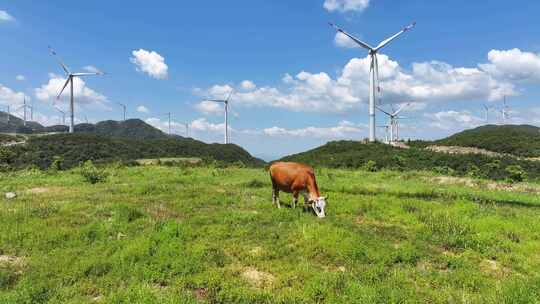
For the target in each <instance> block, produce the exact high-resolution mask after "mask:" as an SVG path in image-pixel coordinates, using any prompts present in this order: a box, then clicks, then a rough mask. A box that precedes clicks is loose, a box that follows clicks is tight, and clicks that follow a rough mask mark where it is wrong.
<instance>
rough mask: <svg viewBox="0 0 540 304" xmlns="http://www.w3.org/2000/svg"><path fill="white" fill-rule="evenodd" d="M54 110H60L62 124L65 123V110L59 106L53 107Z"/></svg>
mask: <svg viewBox="0 0 540 304" xmlns="http://www.w3.org/2000/svg"><path fill="white" fill-rule="evenodd" d="M54 108H55V109H56V111H58V112H60V114H62V125H64V126H65V125H66V112H64V111H62V110H61V109H60V108H59V107H56V106H55V107H54Z"/></svg>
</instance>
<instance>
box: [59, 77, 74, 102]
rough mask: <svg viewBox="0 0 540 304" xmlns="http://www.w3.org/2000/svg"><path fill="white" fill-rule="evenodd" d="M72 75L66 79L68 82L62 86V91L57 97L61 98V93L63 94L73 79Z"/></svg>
mask: <svg viewBox="0 0 540 304" xmlns="http://www.w3.org/2000/svg"><path fill="white" fill-rule="evenodd" d="M71 79H72V78H71V76H69V77H68V78H67V79H66V83H64V86H63V87H62V90H60V93H58V95H57V96H56V99H60V95H62V93H63V92H64V90H65V89H66V87H67V85H68V83H69V82H70V81H71Z"/></svg>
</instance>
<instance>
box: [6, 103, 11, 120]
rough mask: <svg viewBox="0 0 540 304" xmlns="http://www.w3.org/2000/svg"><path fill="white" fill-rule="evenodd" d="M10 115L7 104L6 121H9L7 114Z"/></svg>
mask: <svg viewBox="0 0 540 304" xmlns="http://www.w3.org/2000/svg"><path fill="white" fill-rule="evenodd" d="M10 115H11V113H10V111H9V105H8V106H7V116H6V122H7V123H9V116H10Z"/></svg>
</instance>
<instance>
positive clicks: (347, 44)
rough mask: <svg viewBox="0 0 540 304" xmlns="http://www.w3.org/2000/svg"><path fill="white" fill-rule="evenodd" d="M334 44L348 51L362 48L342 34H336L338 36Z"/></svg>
mask: <svg viewBox="0 0 540 304" xmlns="http://www.w3.org/2000/svg"><path fill="white" fill-rule="evenodd" d="M360 39H361V38H360ZM334 43H335V44H336V45H337V46H339V47H344V48H348V49H352V48H358V47H360V46H359V45H358V44H356V43H355V42H354V41H352V39H351V38H349V37H347V36H346V35H345V34H343V33H341V32H337V33H336V36H335V37H334Z"/></svg>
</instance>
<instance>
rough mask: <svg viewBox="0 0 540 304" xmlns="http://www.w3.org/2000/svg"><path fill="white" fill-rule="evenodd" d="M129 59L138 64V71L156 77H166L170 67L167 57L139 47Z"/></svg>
mask: <svg viewBox="0 0 540 304" xmlns="http://www.w3.org/2000/svg"><path fill="white" fill-rule="evenodd" d="M132 55H133V57H131V58H130V59H129V60H130V61H131V62H132V63H133V64H135V65H136V66H137V71H140V72H144V73H146V74H148V75H150V76H151V77H153V78H155V79H166V78H167V76H168V69H169V67H168V66H167V65H166V64H165V58H163V57H162V56H161V55H160V54H158V53H156V52H154V51H147V50H144V49H139V50H138V51H133V52H132Z"/></svg>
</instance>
